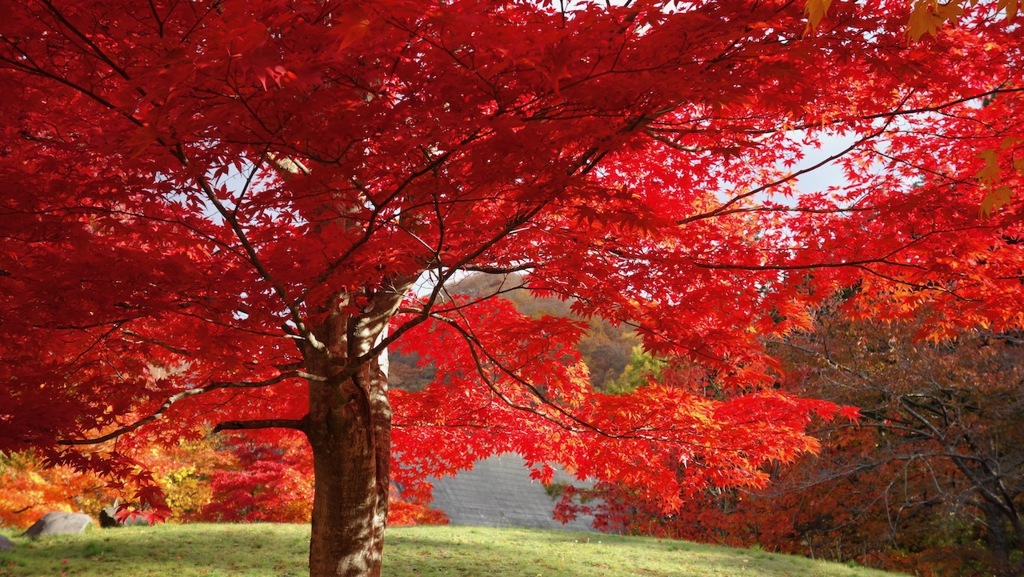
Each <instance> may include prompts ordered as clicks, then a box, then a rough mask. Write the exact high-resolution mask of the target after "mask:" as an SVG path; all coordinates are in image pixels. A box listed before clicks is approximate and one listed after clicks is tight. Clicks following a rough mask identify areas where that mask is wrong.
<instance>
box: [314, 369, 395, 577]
mask: <svg viewBox="0 0 1024 577" xmlns="http://www.w3.org/2000/svg"><path fill="white" fill-rule="evenodd" d="M314 356H315V355H314ZM329 365H330V361H329V359H328V358H327V355H323V356H322V357H321V358H320V359H319V362H313V363H310V362H309V357H307V366H308V368H309V369H310V372H311V373H313V374H317V375H327V374H330V371H331V367H330V366H329ZM335 370H336V369H335ZM306 434H307V436H308V437H309V442H310V445H311V446H312V449H313V478H314V491H315V494H314V498H313V524H312V535H311V537H310V548H309V574H310V577H379V576H380V574H381V558H382V554H383V550H384V532H385V525H386V519H387V506H388V489H389V465H390V456H391V408H390V404H389V403H388V399H387V380H386V376H385V375H384V373H383V372H382V371H381V369H380V366H379V363H378V362H376V361H372V362H369V363H366V364H364V365H363V366H362V367H361V368H360V370H359V372H358V373H356V374H355V375H353V376H352V377H351V378H349V379H346V380H343V381H340V382H339V380H338V379H331V378H328V380H327V381H326V382H311V383H310V412H309V415H308V416H307V417H306Z"/></svg>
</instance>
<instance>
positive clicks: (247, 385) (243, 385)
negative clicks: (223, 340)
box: [57, 371, 319, 446]
mask: <svg viewBox="0 0 1024 577" xmlns="http://www.w3.org/2000/svg"><path fill="white" fill-rule="evenodd" d="M293 378H307V379H317V378H319V377H315V376H313V375H307V374H305V373H302V372H300V371H289V372H285V373H281V374H279V375H277V376H275V377H271V378H269V379H264V380H262V381H251V382H249V381H231V382H216V383H210V384H209V385H207V386H205V387H200V388H196V389H188V390H185V391H181V392H180V393H176V394H174V395H171V396H170V397H168V398H167V400H166V401H164V402H163V404H162V405H160V407H159V408H158V409H157V410H156V411H154V412H153V413H151V414H149V415H147V416H145V417H143V418H141V419H139V420H137V421H135V422H133V423H131V424H128V425H125V426H123V427H120V428H118V429H115V430H113V431H111V432H109V433H106V434H104V435H100V436H99V437H91V438H87V439H58V440H57V444H58V445H74V446H78V445H96V444H99V443H104V442H106V441H110V440H113V439H116V438H117V437H120V436H121V435H124V434H126V433H130V432H132V431H134V430H136V429H138V428H140V427H142V426H144V425H147V424H149V423H152V422H153V421H155V420H157V419H159V418H161V417H162V416H163V414H164V413H166V412H167V411H168V409H170V408H171V407H172V406H173V405H174V404H175V403H177V402H178V401H180V400H182V399H185V398H188V397H194V396H196V395H201V394H204V393H209V392H210V391H216V390H220V389H258V388H263V387H270V386H273V385H276V384H278V383H281V382H283V381H286V380H288V379H293Z"/></svg>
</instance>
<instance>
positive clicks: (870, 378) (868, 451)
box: [560, 314, 1024, 575]
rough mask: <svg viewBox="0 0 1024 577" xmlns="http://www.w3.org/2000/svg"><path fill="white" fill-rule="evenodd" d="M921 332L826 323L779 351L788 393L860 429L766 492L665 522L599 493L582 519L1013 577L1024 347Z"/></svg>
mask: <svg viewBox="0 0 1024 577" xmlns="http://www.w3.org/2000/svg"><path fill="white" fill-rule="evenodd" d="M920 328H921V327H919V326H915V325H913V324H906V323H901V324H885V323H877V322H849V321H846V320H842V319H839V318H837V317H836V316H834V315H832V314H830V315H823V316H820V317H818V322H817V324H816V330H815V331H814V332H804V333H798V334H794V335H791V336H790V337H788V338H787V339H786V341H785V342H784V343H779V344H778V345H777V346H779V347H780V348H781V349H782V350H781V351H780V357H781V358H783V359H784V362H785V364H786V365H787V367H788V369H789V371H790V374H791V378H790V380H788V381H787V382H786V383H785V384H784V386H785V388H786V389H787V390H789V391H791V392H793V393H796V394H800V395H806V396H813V397H818V398H824V399H828V400H831V401H833V402H836V403H846V404H852V405H856V406H858V407H860V408H861V419H860V421H859V423H858V424H857V425H855V426H851V425H842V424H840V425H838V426H835V425H826V426H824V427H822V428H821V430H820V431H819V433H818V434H817V436H818V438H819V439H820V440H821V442H822V450H821V453H820V454H819V455H817V456H814V457H805V458H802V459H800V460H799V461H797V462H796V463H794V464H792V465H790V466H778V465H775V466H772V467H770V468H769V469H768V471H769V472H770V473H771V474H772V477H773V483H772V485H771V486H770V487H769V488H768V489H765V490H763V491H754V492H750V491H742V490H721V489H710V490H707V491H704V492H703V493H701V494H700V495H699V496H698V497H697V498H694V499H691V500H688V501H687V502H684V504H683V506H682V507H681V508H680V509H679V510H676V511H673V512H672V513H671V514H668V515H667V514H666V513H665V511H664V510H663V508H661V507H660V506H659V504H658V503H656V502H649V501H645V500H644V499H642V498H638V496H637V495H636V494H635V492H633V491H631V490H630V489H629V488H628V487H622V486H619V485H615V484H607V485H604V486H600V487H598V489H597V491H596V493H597V495H599V496H600V497H601V498H602V501H600V506H599V507H597V508H596V509H592V510H588V512H596V513H597V515H598V524H599V525H600V526H602V527H603V528H606V529H607V530H613V531H625V532H631V533H640V534H651V535H658V536H662V537H675V538H685V539H692V540H698V541H707V542H716V543H723V544H729V545H733V546H742V547H748V546H751V545H755V544H757V545H759V546H761V547H764V548H766V549H770V550H775V551H785V552H791V553H800V554H804V555H810V556H813V557H817V558H830V559H834V560H837V561H846V560H855V561H857V562H859V563H863V564H867V565H871V566H876V567H881V568H886V569H893V570H902V571H912V572H915V573H921V574H929V575H930V574H936V575H937V574H944V573H943V572H944V571H952V572H955V573H962V574H972V575H973V574H979V575H981V574H984V575H1020V574H1021V572H1022V566H1021V565H1020V563H1019V555H1018V552H1019V551H1020V550H1021V541H1020V532H1019V530H1020V527H1021V524H1020V518H1019V510H1020V507H1021V502H1022V499H1021V494H1022V489H1024V454H1022V452H1021V446H1022V445H1024V442H1022V441H1024V440H1022V438H1021V435H1022V432H1021V427H1020V423H1021V417H1020V415H1021V414H1022V413H1021V411H1022V407H1021V406H1020V403H1021V399H1022V398H1024V388H1022V387H1024V379H1022V374H1021V370H1022V368H1021V367H1022V363H1021V355H1022V354H1024V349H1022V348H1021V344H1022V343H1021V341H1020V339H1019V337H1018V335H1017V334H1016V333H1000V334H992V333H988V332H965V333H962V334H961V335H960V336H959V337H957V338H956V339H955V340H944V341H938V342H923V341H920V340H919V339H916V338H915V333H916V332H917V330H918V329H920ZM570 495H571V492H570ZM583 495H584V496H592V495H591V493H588V492H584V493H583ZM584 504H585V503H584ZM580 509H587V507H579V503H578V501H577V503H576V504H575V505H574V504H572V503H568V502H566V503H563V504H562V505H561V509H560V513H561V514H562V515H567V516H568V515H572V514H575V513H578V512H579V511H580Z"/></svg>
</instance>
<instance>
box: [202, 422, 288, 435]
mask: <svg viewBox="0 0 1024 577" xmlns="http://www.w3.org/2000/svg"><path fill="white" fill-rule="evenodd" d="M254 429H295V430H298V431H305V430H306V420H305V419H254V420H251V421H224V422H223V423H219V424H218V425H217V426H216V427H214V428H213V432H214V433H219V432H221V431H248V430H254Z"/></svg>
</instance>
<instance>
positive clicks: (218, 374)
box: [0, 0, 1024, 577]
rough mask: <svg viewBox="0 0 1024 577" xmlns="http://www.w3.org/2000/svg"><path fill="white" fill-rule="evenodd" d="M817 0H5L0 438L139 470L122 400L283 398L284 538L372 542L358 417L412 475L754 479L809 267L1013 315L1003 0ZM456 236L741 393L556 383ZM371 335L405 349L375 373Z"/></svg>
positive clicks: (339, 559)
mask: <svg viewBox="0 0 1024 577" xmlns="http://www.w3.org/2000/svg"><path fill="white" fill-rule="evenodd" d="M829 4H830V3H829V2H828V1H827V0H811V1H809V2H807V3H806V5H804V4H803V3H801V2H794V1H792V0H703V1H702V0H698V1H694V2H676V1H671V0H669V1H642V0H635V1H629V0H627V1H623V2H606V3H593V2H572V1H569V0H566V1H560V2H549V1H522V2H486V1H469V0H466V1H462V0H459V1H454V2H436V3H429V2H423V1H421V0H380V1H376V2H370V1H361V0H349V1H344V2H335V1H329V0H328V1H301V0H300V1H292V0H198V1H195V2H181V1H178V0H151V1H148V2H128V1H125V0H96V1H93V2H87V3H82V2H72V1H66V0H39V1H36V2H27V3H22V4H18V5H16V6H10V7H8V9H7V10H6V12H5V16H4V18H3V21H2V23H0V79H2V80H0V82H2V85H3V88H4V90H3V91H2V93H0V115H2V118H3V119H4V122H3V125H2V127H0V130H2V131H3V139H2V141H0V142H2V144H0V182H2V185H0V186H3V194H2V197H0V198H2V200H0V231H2V234H0V295H2V296H0V311H2V314H0V330H2V333H3V335H4V339H3V341H2V343H0V351H2V357H0V358H3V362H4V371H3V377H2V379H3V380H2V381H0V383H2V385H0V407H2V408H0V450H3V451H7V450H11V449H22V448H26V447H36V448H40V449H42V450H45V451H48V456H49V459H50V461H51V462H54V463H64V464H71V465H74V466H78V467H83V468H92V469H96V470H100V471H103V472H104V473H106V474H109V475H112V476H123V477H131V476H134V477H135V478H136V480H141V481H142V482H143V483H142V486H143V489H142V490H141V491H140V495H138V497H139V498H140V499H142V500H155V499H158V497H159V496H158V495H156V494H154V492H153V491H152V490H149V489H146V488H145V487H146V486H147V485H146V483H145V481H146V477H145V473H144V472H139V470H138V468H137V467H136V465H135V462H134V461H133V460H132V459H131V454H132V450H133V448H135V447H137V446H139V444H140V443H141V442H142V441H140V439H142V438H146V439H148V440H156V441H166V442H175V441H177V440H178V439H180V438H182V437H185V438H187V437H189V436H190V435H198V434H200V433H199V432H198V431H199V430H200V428H199V426H198V425H201V424H204V423H210V424H215V425H216V429H217V430H219V431H225V430H248V429H257V428H291V429H297V430H300V431H302V432H303V433H304V434H305V436H306V437H307V439H308V440H309V444H310V446H311V447H312V454H313V469H314V475H315V497H314V501H313V532H312V540H311V550H310V571H311V574H312V575H314V576H316V577H320V576H326V575H345V576H354V575H379V572H380V560H381V552H382V547H383V535H384V525H385V519H386V509H387V497H388V493H389V491H390V487H391V479H392V473H391V469H392V457H393V456H397V457H399V458H398V459H397V461H398V464H397V465H396V469H395V472H394V475H393V476H394V478H395V479H396V480H398V481H399V482H400V484H402V485H403V486H405V485H408V486H413V485H415V481H416V480H417V479H419V478H421V477H423V476H424V475H427V474H430V473H443V472H447V471H451V470H454V469H456V468H458V467H462V466H466V465H468V464H469V463H470V462H472V460H474V459H475V458H477V457H479V456H483V455H486V454H489V453H492V452H494V451H499V450H515V451H518V452H520V453H522V454H524V455H525V456H526V457H527V459H528V460H529V461H530V462H532V463H534V464H535V465H536V466H537V473H538V475H540V476H542V477H543V476H545V474H546V473H547V471H549V468H548V466H547V463H548V462H550V461H560V462H562V463H563V464H565V465H567V466H568V467H569V468H570V470H572V471H574V472H576V473H577V474H580V475H592V476H595V477H598V478H615V479H619V480H621V481H624V482H626V483H629V484H631V485H634V486H636V487H639V488H641V489H640V490H642V491H644V492H645V494H648V495H650V496H652V497H661V498H663V500H664V502H665V504H666V506H667V507H671V506H672V505H673V504H674V502H675V501H674V500H675V499H678V496H679V495H680V494H685V492H686V491H687V490H697V488H699V487H700V486H702V485H704V484H707V483H716V484H720V485H727V486H728V485H743V484H757V483H761V482H763V481H764V476H763V475H762V474H760V473H759V472H758V471H759V469H758V466H759V465H760V464H761V463H763V462H765V461H766V460H772V459H778V460H788V459H792V458H793V457H794V456H796V455H797V454H799V453H801V452H802V451H806V450H809V449H813V447H814V442H813V440H811V439H810V438H809V437H807V436H806V435H805V434H804V432H803V427H804V425H805V423H807V421H808V419H809V418H810V415H811V413H815V412H816V413H823V414H826V415H828V414H832V413H834V412H835V410H836V407H835V406H834V405H831V404H828V403H822V402H815V401H806V400H800V399H796V398H792V397H789V396H785V395H782V394H780V393H778V392H776V391H772V390H770V389H769V390H764V389H763V387H764V386H765V385H766V384H768V385H770V384H771V382H772V380H773V377H772V373H773V371H775V370H776V369H775V363H773V362H772V361H771V359H770V358H768V357H767V356H766V355H765V354H764V352H763V350H762V348H761V346H760V344H759V342H760V341H759V336H760V335H765V334H767V335H775V334H781V333H784V332H786V331H787V330H790V329H791V328H792V327H794V326H801V324H802V323H805V322H806V321H805V320H804V319H806V315H805V313H804V311H805V310H806V308H807V307H809V306H814V304H815V303H816V302H818V301H819V300H821V299H823V298H826V297H828V296H829V295H830V294H833V293H834V292H835V291H837V290H850V291H855V292H857V293H858V295H859V298H857V299H854V300H853V301H852V302H853V303H855V304H853V305H851V308H855V312H857V313H859V314H884V315H895V316H901V315H909V314H910V313H909V312H905V311H910V310H912V309H915V308H921V307H923V306H928V307H931V308H930V310H931V314H932V316H933V319H934V321H935V322H934V323H933V324H932V326H933V327H934V329H933V330H934V332H936V333H941V332H942V331H943V330H945V328H944V327H947V326H950V325H961V324H973V323H986V324H990V325H992V326H996V327H1000V326H1005V325H1008V324H1013V323H1017V322H1019V320H1020V318H1019V314H1020V313H1019V309H1018V307H1017V305H1016V303H1017V302H1018V299H1019V297H1020V292H1021V283H1020V282H1019V277H1020V274H1021V272H1020V271H1021V269H1022V263H1021V260H1022V259H1021V255H1020V250H1019V244H1018V241H1019V239H1020V238H1024V233H1022V232H1021V231H1020V230H1019V229H1020V228H1021V227H1020V223H1019V218H1018V215H1019V203H1018V202H1017V199H1016V197H1015V191H1016V190H1017V188H1019V186H1020V182H1021V178H1022V174H1021V173H1022V172H1024V162H1022V160H1021V159H1022V156H1024V153H1022V148H1024V140H1022V131H1021V126H1020V119H1021V118H1024V115H1022V114H1021V104H1022V97H1021V92H1022V91H1024V87H1022V86H1021V85H1020V78H1021V66H1022V63H1024V55H1022V54H1021V35H1020V34H1019V31H1018V29H1017V26H1018V25H1017V24H1016V23H1013V22H1010V21H1009V20H1010V18H1009V17H1011V16H1013V13H1014V12H1015V6H1016V4H1015V3H1014V4H1013V5H1012V6H1011V5H1010V4H1008V3H1006V2H999V3H998V4H996V3H993V2H980V3H975V2H967V1H966V0H956V1H954V2H950V3H947V4H945V5H942V6H939V5H937V4H936V3H935V2H931V1H926V0H914V2H906V1H903V0H900V1H896V0H890V1H882V0H877V1H872V2H853V1H844V2H834V3H831V6H830V5H829ZM972 4H973V6H972ZM994 4H996V5H994ZM1003 9H1005V12H1006V13H1007V14H1006V16H1007V18H1005V19H1004V18H1002V17H1001V16H1000V15H999V14H998V12H999V11H1000V10H1003ZM823 140H828V141H829V142H841V143H842V144H841V145H840V146H839V148H840V149H839V150H836V151H835V152H834V153H833V154H831V155H830V156H828V157H827V158H824V159H820V160H817V159H811V160H808V159H805V158H804V155H805V153H806V151H807V150H809V149H811V148H813V147H814V146H815V145H817V144H820V143H821V142H822V141H823ZM829 163H831V164H833V165H835V166H838V167H841V169H842V172H843V177H842V182H841V183H836V184H835V185H834V186H829V187H817V188H815V187H813V186H809V185H807V184H806V183H805V185H804V187H803V188H800V187H798V184H797V183H798V180H799V178H800V177H802V176H805V175H807V174H810V173H812V172H813V171H814V170H816V169H817V168H819V167H822V166H825V165H826V164H829ZM819 188H820V190H819ZM979 208H980V210H979ZM467 271H480V272H490V273H498V274H501V273H512V272H528V273H529V274H528V276H527V277H526V278H527V287H528V288H530V289H532V290H536V291H540V292H542V293H544V294H554V295H558V296H560V297H564V298H567V299H572V301H573V306H574V309H575V312H576V313H578V314H579V315H583V316H587V315H596V316H601V317H604V318H607V319H609V320H611V321H613V322H621V323H629V324H630V325H631V326H635V327H636V330H637V331H638V333H639V335H640V337H641V338H642V339H643V343H644V346H645V347H646V348H647V349H649V350H652V351H655V352H657V353H658V354H660V355H663V356H673V355H679V356H686V357H689V358H692V359H694V360H697V361H700V362H701V363H703V364H704V366H706V367H707V371H708V374H709V375H713V383H714V386H717V387H732V388H739V389H742V390H745V391H747V392H749V394H747V395H732V396H731V400H729V401H727V402H726V401H716V400H714V399H711V398H706V397H704V396H702V395H701V394H699V393H700V391H699V390H698V389H697V388H690V387H687V386H667V385H660V386H659V385H652V386H650V387H644V388H641V389H640V390H638V391H637V393H636V394H634V395H632V396H622V397H609V396H603V395H597V394H594V393H592V392H591V391H590V390H589V388H588V386H587V380H586V375H585V371H583V370H581V368H580V367H579V364H578V363H577V362H576V361H577V356H576V355H575V353H574V352H573V348H572V346H573V343H574V341H575V339H577V338H578V336H579V334H580V331H581V330H582V327H581V326H580V325H578V324H574V323H572V322H568V321H558V320H554V319H540V320H532V319H528V318H524V317H522V316H521V315H517V314H516V313H515V312H514V311H513V310H512V309H511V308H510V307H508V306H504V305H502V304H500V303H499V302H498V301H497V300H496V299H494V298H489V297H488V296H486V295H484V296H480V297H478V298H474V299H468V300H467V299H461V300H460V299H448V298H445V294H444V286H445V283H446V282H447V281H449V280H452V279H455V278H457V277H458V276H459V275H461V274H463V273H465V272H467ZM392 345H396V346H402V347H407V348H408V349H409V350H413V351H416V352H418V353H420V354H421V355H422V356H423V358H431V359H433V360H434V362H435V363H437V365H438V367H439V370H438V371H437V379H436V380H435V382H434V383H433V384H432V385H431V386H430V387H428V388H427V389H426V390H424V391H422V392H421V393H417V394H398V393H393V394H390V395H389V393H388V390H387V363H386V351H387V350H388V347H390V346H392ZM703 386H704V385H701V387H703ZM393 412H394V417H393V416H392V415H393ZM393 419H394V427H392V420H393ZM392 436H393V438H392ZM147 442H148V441H147ZM393 443H394V447H392V444H393ZM97 444H99V447H100V449H96V446H97ZM680 463H683V464H684V465H686V471H687V474H686V475H683V476H679V475H677V474H676V473H677V470H678V465H679V464H680Z"/></svg>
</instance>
